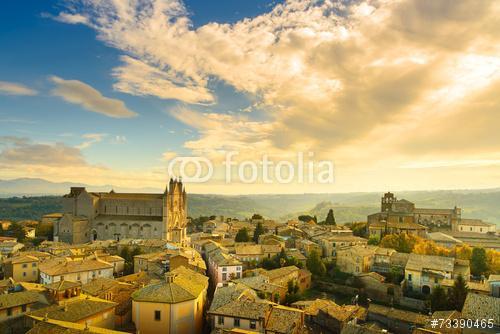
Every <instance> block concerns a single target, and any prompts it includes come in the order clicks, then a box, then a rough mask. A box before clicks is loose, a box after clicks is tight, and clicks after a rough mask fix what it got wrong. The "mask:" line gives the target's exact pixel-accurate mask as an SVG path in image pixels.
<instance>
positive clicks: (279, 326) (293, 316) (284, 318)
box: [265, 305, 304, 333]
mask: <svg viewBox="0 0 500 334" xmlns="http://www.w3.org/2000/svg"><path fill="white" fill-rule="evenodd" d="M303 313H304V312H303V311H301V310H298V309H296V308H291V307H286V306H281V305H278V306H274V307H273V308H272V309H271V312H270V314H269V317H268V318H267V321H266V325H265V326H266V332H267V331H270V332H272V333H294V329H296V328H297V326H300V324H301V322H302V321H301V319H302V315H303Z"/></svg>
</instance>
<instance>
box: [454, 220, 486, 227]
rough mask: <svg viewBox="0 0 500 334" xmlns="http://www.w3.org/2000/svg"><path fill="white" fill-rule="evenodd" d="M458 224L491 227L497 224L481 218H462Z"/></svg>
mask: <svg viewBox="0 0 500 334" xmlns="http://www.w3.org/2000/svg"><path fill="white" fill-rule="evenodd" d="M458 225H467V226H483V227H490V226H494V225H495V224H491V223H487V222H484V221H482V220H481V219H466V218H462V219H461V221H460V222H459V223H458Z"/></svg>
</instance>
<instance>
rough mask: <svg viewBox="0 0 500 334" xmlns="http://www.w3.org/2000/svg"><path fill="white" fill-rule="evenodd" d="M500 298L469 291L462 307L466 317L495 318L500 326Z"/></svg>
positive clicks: (495, 322)
mask: <svg viewBox="0 0 500 334" xmlns="http://www.w3.org/2000/svg"><path fill="white" fill-rule="evenodd" d="M499 310H500V298H495V297H492V296H486V295H480V294H475V293H468V294H467V298H466V299H465V303H464V307H463V309H462V317H463V318H464V319H474V320H475V319H493V323H494V324H495V326H497V327H500V312H499Z"/></svg>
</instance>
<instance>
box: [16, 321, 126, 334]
mask: <svg viewBox="0 0 500 334" xmlns="http://www.w3.org/2000/svg"><path fill="white" fill-rule="evenodd" d="M31 318H33V319H35V320H37V321H39V322H37V323H35V325H34V326H33V328H31V329H30V330H29V331H28V332H26V334H125V333H126V332H119V331H115V330H111V329H107V328H101V327H94V326H86V325H83V324H76V323H73V322H68V321H59V320H53V319H46V320H44V319H43V318H42V317H31Z"/></svg>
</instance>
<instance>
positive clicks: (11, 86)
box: [0, 81, 38, 96]
mask: <svg viewBox="0 0 500 334" xmlns="http://www.w3.org/2000/svg"><path fill="white" fill-rule="evenodd" d="M37 94H38V92H37V91H36V90H34V89H32V88H29V87H26V86H25V85H22V84H20V83H15V82H7V81H0V95H27V96H33V95H37Z"/></svg>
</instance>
